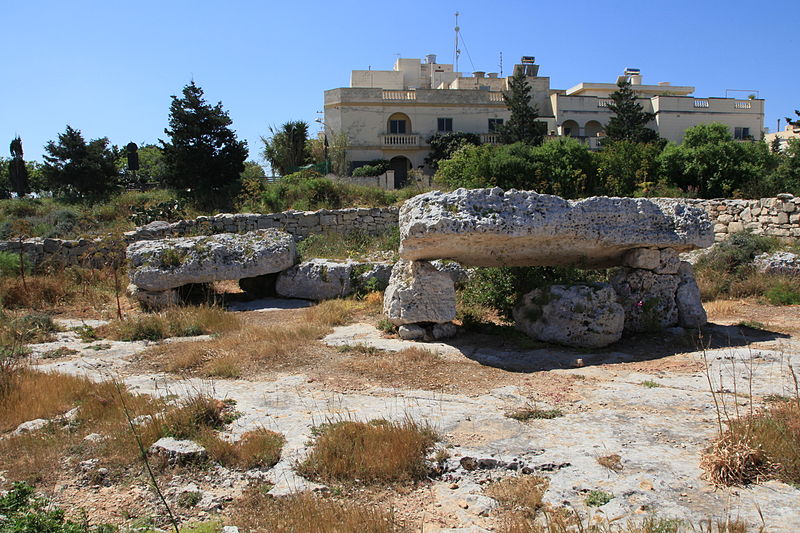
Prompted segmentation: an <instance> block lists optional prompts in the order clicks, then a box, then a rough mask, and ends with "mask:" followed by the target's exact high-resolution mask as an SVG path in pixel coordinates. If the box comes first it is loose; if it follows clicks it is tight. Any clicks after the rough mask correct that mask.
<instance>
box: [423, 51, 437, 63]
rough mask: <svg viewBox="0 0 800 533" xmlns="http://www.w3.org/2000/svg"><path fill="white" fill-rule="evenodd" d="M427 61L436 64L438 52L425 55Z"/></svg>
mask: <svg viewBox="0 0 800 533" xmlns="http://www.w3.org/2000/svg"><path fill="white" fill-rule="evenodd" d="M425 62H426V63H428V64H429V65H435V64H436V54H428V55H426V56H425Z"/></svg>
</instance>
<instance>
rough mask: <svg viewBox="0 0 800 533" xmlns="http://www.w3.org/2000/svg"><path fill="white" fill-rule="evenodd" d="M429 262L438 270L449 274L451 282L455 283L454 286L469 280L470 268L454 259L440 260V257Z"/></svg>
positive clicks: (459, 285)
mask: <svg viewBox="0 0 800 533" xmlns="http://www.w3.org/2000/svg"><path fill="white" fill-rule="evenodd" d="M431 264H432V265H433V267H434V268H435V269H436V270H438V271H439V272H444V273H446V274H449V275H450V277H451V278H453V283H455V285H456V287H461V286H462V285H464V284H465V283H466V282H467V281H469V278H470V276H471V275H472V272H473V270H472V269H469V268H464V267H463V266H461V265H460V264H458V263H456V262H455V261H442V260H441V259H437V260H436V261H431Z"/></svg>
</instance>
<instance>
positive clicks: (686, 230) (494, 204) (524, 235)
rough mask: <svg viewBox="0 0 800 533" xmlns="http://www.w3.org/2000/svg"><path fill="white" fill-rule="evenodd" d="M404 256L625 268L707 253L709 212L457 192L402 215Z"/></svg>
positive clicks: (427, 199) (411, 206)
mask: <svg viewBox="0 0 800 533" xmlns="http://www.w3.org/2000/svg"><path fill="white" fill-rule="evenodd" d="M400 237H401V245H400V255H401V257H403V258H404V259H407V260H421V259H441V258H448V259H453V260H455V261H458V262H459V263H462V264H465V265H474V266H532V265H544V266H548V265H568V264H572V265H582V266H586V267H609V266H615V265H621V264H622V263H623V257H624V256H625V254H626V253H627V252H628V251H629V250H633V249H636V248H672V249H674V250H675V251H677V252H684V251H689V250H693V249H695V248H705V247H707V246H710V245H711V244H713V242H714V235H713V232H712V227H711V224H710V223H709V220H708V215H707V214H706V213H705V211H704V210H702V209H700V208H697V207H691V206H688V205H686V204H684V203H681V202H679V201H675V200H670V199H644V198H607V197H594V198H587V199H585V200H580V201H571V200H564V199H563V198H559V197H558V196H551V195H545V194H537V193H535V192H530V191H517V190H513V189H512V190H509V191H503V190H502V189H500V188H494V189H458V190H456V191H453V192H449V193H443V192H440V191H432V192H429V193H425V194H421V195H418V196H415V197H414V198H411V199H410V200H408V201H407V202H406V203H405V204H403V207H402V208H401V209H400Z"/></svg>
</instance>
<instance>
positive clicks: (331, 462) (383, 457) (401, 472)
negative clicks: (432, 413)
mask: <svg viewBox="0 0 800 533" xmlns="http://www.w3.org/2000/svg"><path fill="white" fill-rule="evenodd" d="M436 439H437V436H436V434H435V433H434V432H433V431H432V430H431V428H430V427H428V426H422V425H420V424H417V423H416V422H414V421H413V420H410V419H407V420H404V421H402V422H389V421H386V420H372V421H370V422H349V421H348V422H335V423H331V424H326V425H325V426H323V428H322V431H321V434H320V435H319V436H318V437H317V439H316V441H315V442H314V444H313V446H312V448H311V452H310V453H309V455H308V457H307V458H306V459H305V460H304V461H303V462H302V463H300V464H299V465H298V466H297V471H298V472H299V473H300V474H301V475H303V476H306V477H309V478H313V479H320V480H322V481H324V482H326V483H331V482H361V483H394V482H406V481H413V480H418V479H422V478H424V477H425V475H426V474H427V471H428V467H427V464H426V460H425V455H426V453H427V452H428V450H430V449H431V447H432V446H433V444H434V442H435V441H436Z"/></svg>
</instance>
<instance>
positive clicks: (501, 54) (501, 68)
mask: <svg viewBox="0 0 800 533" xmlns="http://www.w3.org/2000/svg"><path fill="white" fill-rule="evenodd" d="M500 77H501V78H502V77H503V52H500Z"/></svg>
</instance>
